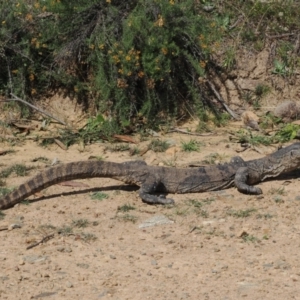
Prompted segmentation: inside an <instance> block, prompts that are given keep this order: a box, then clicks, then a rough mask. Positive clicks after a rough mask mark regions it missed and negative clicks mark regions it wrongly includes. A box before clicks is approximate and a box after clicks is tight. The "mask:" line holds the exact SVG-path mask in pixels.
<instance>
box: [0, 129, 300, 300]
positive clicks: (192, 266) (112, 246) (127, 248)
mask: <svg viewBox="0 0 300 300" xmlns="http://www.w3.org/2000/svg"><path fill="white" fill-rule="evenodd" d="M162 139H163V140H171V141H172V142H175V144H176V146H177V147H175V148H173V149H171V150H169V151H167V152H165V153H154V152H151V151H150V152H148V153H146V154H145V155H144V157H143V159H145V160H146V161H147V162H149V163H150V164H153V165H156V164H160V165H163V164H176V165H178V166H184V165H186V164H187V163H189V162H195V161H198V162H199V161H201V160H203V159H204V157H206V156H207V155H209V154H211V153H215V152H217V153H218V154H219V155H220V156H219V158H218V159H219V160H221V161H229V160H230V158H231V157H232V156H236V155H238V154H237V152H236V150H237V149H238V148H239V145H238V144H235V143H232V142H230V141H229V139H228V134H224V133H219V134H218V135H215V136H210V137H191V136H187V135H181V134H169V135H167V136H164V137H162ZM191 139H196V140H197V141H201V142H202V143H204V145H203V146H201V147H200V151H199V152H183V151H180V149H179V148H180V146H181V142H182V141H189V140H191ZM144 143H145V144H147V143H148V142H144ZM105 146H106V144H94V145H91V146H87V147H86V148H85V150H84V151H83V152H80V151H79V147H78V146H73V147H71V148H69V149H68V150H66V151H65V150H62V149H61V148H59V147H58V146H57V145H51V146H49V147H48V148H42V147H40V146H38V145H37V144H36V143H35V142H27V143H26V144H24V145H15V146H9V145H8V144H0V147H1V149H2V150H3V149H12V150H14V151H15V152H13V153H9V154H7V155H4V156H1V167H0V169H5V168H7V167H9V166H11V165H12V164H16V163H22V164H26V165H27V166H33V167H35V168H34V169H32V170H31V171H30V172H29V174H28V175H27V176H25V177H19V176H16V175H15V174H12V175H11V176H10V177H9V178H8V179H7V180H6V184H7V186H8V187H16V186H18V185H19V184H20V183H22V182H24V181H25V180H26V179H28V178H30V177H32V176H33V175H35V174H37V173H38V172H40V171H41V170H43V169H44V168H45V167H46V165H45V163H43V162H41V161H38V162H32V160H33V159H34V158H37V157H40V156H42V157H46V158H48V159H50V160H51V161H52V160H53V159H55V158H57V159H59V160H60V161H61V162H62V163H64V162H71V161H76V160H86V159H88V158H89V157H90V156H91V155H95V156H101V157H102V158H103V159H104V160H108V161H116V162H123V161H127V160H132V159H141V157H138V156H134V157H131V156H130V155H129V153H128V151H127V152H110V151H105V150H104V149H105ZM274 149H275V148H274V147H269V148H264V149H263V150H264V151H265V153H268V152H269V153H270V152H272V151H274ZM176 150H177V152H176ZM239 155H240V156H242V157H243V158H244V159H253V158H259V157H262V156H263V154H259V153H257V152H255V151H254V150H247V151H245V152H242V153H240V154H239ZM294 175H295V176H293V177H289V178H280V179H277V180H272V181H268V182H263V183H261V184H259V186H260V187H261V188H262V190H263V192H264V194H263V197H257V196H249V195H242V194H240V193H239V192H238V191H237V190H236V189H235V188H230V189H228V190H225V191H220V192H210V193H201V194H200V193H199V194H184V195H171V196H172V198H173V199H174V200H175V201H176V205H175V206H172V207H164V206H149V205H147V204H144V203H143V202H142V201H141V200H140V199H139V197H138V194H137V192H136V191H137V189H136V188H131V189H126V188H125V187H126V186H125V185H124V184H122V183H120V182H118V181H115V180H112V179H102V178H99V179H89V180H81V181H80V182H81V183H82V184H83V186H82V187H70V186H63V185H55V186H52V187H49V188H47V189H46V190H44V191H42V192H41V193H39V194H38V195H35V196H33V197H31V198H32V199H38V198H40V200H39V201H33V202H32V203H30V204H28V203H27V205H26V203H25V204H19V205H16V206H15V207H14V208H11V209H8V210H6V211H4V213H5V216H4V218H3V219H2V220H0V227H1V226H6V225H12V224H18V225H21V228H16V229H13V230H9V231H8V230H4V231H0V240H1V247H0V266H1V267H0V298H1V299H72V300H77V299H81V300H82V299H223V300H225V299H226V300H229V299H300V284H299V281H300V257H299V249H300V239H299V234H300V218H298V215H299V212H300V196H299V193H298V187H299V180H298V178H297V176H296V175H297V174H294ZM94 189H96V190H97V191H98V192H99V191H102V192H103V193H105V195H107V198H105V199H102V200H93V199H91V194H92V193H93V192H94ZM43 197H44V198H43ZM41 199H42V200H41ZM124 205H128V206H125V208H126V207H127V208H128V207H130V208H135V209H133V210H129V211H127V212H126V211H125V212H124V210H125V208H124ZM157 216H158V217H165V219H166V220H167V221H169V222H167V223H168V224H157V225H156V226H150V227H142V228H141V224H143V223H145V222H146V221H148V220H149V219H151V218H153V217H157ZM52 234H53V235H52ZM47 237H49V239H48V240H47ZM43 238H45V241H44V242H43V243H41V244H39V245H36V246H35V247H32V248H31V249H28V250H26V248H27V247H28V246H30V245H33V244H34V243H35V242H39V241H41V240H42V239H43Z"/></svg>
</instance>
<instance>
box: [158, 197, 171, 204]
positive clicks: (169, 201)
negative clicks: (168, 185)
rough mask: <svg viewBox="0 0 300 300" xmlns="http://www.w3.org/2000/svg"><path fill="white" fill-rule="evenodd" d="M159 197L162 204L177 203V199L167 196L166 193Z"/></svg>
mask: <svg viewBox="0 0 300 300" xmlns="http://www.w3.org/2000/svg"><path fill="white" fill-rule="evenodd" d="M158 199H159V203H160V204H164V205H166V204H175V201H174V200H173V199H171V198H166V196H165V195H159V196H158Z"/></svg>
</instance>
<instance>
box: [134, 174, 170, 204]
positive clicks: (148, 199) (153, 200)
mask: <svg viewBox="0 0 300 300" xmlns="http://www.w3.org/2000/svg"><path fill="white" fill-rule="evenodd" d="M158 184H159V181H158V180H157V178H155V177H154V176H149V177H148V178H147V180H146V181H145V182H144V183H143V184H142V185H141V188H140V189H139V195H140V197H141V198H142V200H143V202H145V203H148V204H164V205H165V204H174V203H175V202H174V200H173V199H170V198H166V197H165V196H164V195H160V196H155V195H151V194H152V193H155V192H156V190H157V187H158Z"/></svg>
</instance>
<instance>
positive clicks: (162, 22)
mask: <svg viewBox="0 0 300 300" xmlns="http://www.w3.org/2000/svg"><path fill="white" fill-rule="evenodd" d="M155 25H156V26H158V27H163V26H164V19H163V17H162V15H158V20H157V21H156V22H155Z"/></svg>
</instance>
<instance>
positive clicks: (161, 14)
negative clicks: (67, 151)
mask: <svg viewBox="0 0 300 300" xmlns="http://www.w3.org/2000/svg"><path fill="white" fill-rule="evenodd" d="M208 3H209V4H210V2H207V1H194V0H187V1H181V0H129V1H120V0H114V1H111V0H106V1H96V0H91V1H80V0H73V1H66V0H19V1H18V0H2V1H1V10H0V63H1V66H2V68H1V69H0V95H6V96H8V95H9V93H11V92H13V93H14V94H16V95H18V96H20V97H22V98H24V99H26V100H29V101H30V100H31V99H34V98H36V99H37V98H41V96H47V93H49V92H50V91H53V90H54V91H55V90H57V89H60V90H63V91H64V92H65V93H66V94H68V95H69V96H71V97H75V98H77V100H78V101H79V102H82V103H84V104H85V106H86V107H88V106H90V107H93V108H95V111H97V115H98V116H99V115H105V116H106V117H107V118H105V121H101V122H102V123H101V126H99V124H95V123H97V122H98V121H99V120H98V117H96V118H95V119H91V120H90V124H88V126H87V127H86V128H85V129H84V130H82V131H81V132H79V133H78V134H77V135H76V136H75V137H76V138H78V139H81V140H84V141H85V142H86V141H87V142H89V141H93V140H96V139H97V135H98V136H99V134H100V135H106V136H109V135H111V134H112V133H116V132H119V131H120V130H121V129H122V130H128V129H131V128H132V127H133V126H135V127H141V126H150V125H152V124H153V123H158V122H169V121H170V119H171V118H172V117H175V116H181V117H182V116H184V117H187V116H190V115H193V114H194V115H195V114H196V115H198V116H199V117H200V119H201V120H202V123H201V126H200V127H199V130H200V129H203V128H205V125H203V124H204V123H205V122H206V121H207V113H206V111H207V110H208V109H209V110H211V111H212V112H213V113H214V114H216V115H217V116H218V115H220V113H221V112H220V107H219V106H218V105H217V104H215V103H214V102H213V101H211V100H210V99H212V95H211V90H210V89H209V87H208V86H207V84H206V79H207V78H212V76H211V75H214V76H221V74H222V73H223V72H226V69H227V71H228V70H231V69H233V68H234V67H235V62H236V61H235V59H236V53H237V50H238V47H239V45H241V43H242V44H243V46H244V44H246V45H247V46H248V45H250V47H253V48H254V49H255V50H256V51H257V50H259V49H260V50H261V49H262V48H263V47H264V45H265V44H267V43H266V37H268V36H273V38H274V37H275V38H276V36H281V35H282V37H283V38H282V40H280V41H278V43H275V44H276V51H275V53H274V62H273V63H274V69H273V72H274V73H275V74H278V75H280V76H284V77H287V76H291V75H292V74H294V70H295V68H296V67H297V66H299V64H300V60H299V57H297V53H295V51H294V45H295V44H296V39H297V34H294V33H295V32H297V29H298V28H299V26H300V18H299V14H300V11H299V10H300V8H299V3H298V1H293V0H289V1H232V0H229V1H214V4H213V5H212V11H211V12H207V11H206V10H205V7H206V6H207V5H208ZM237 12H238V15H240V16H241V17H238V16H237ZM287 33H291V34H287ZM224 37H226V47H224V48H225V49H223V47H222V49H220V43H221V41H222V38H224ZM231 39H232V43H230V42H228V41H230V40H231ZM221 50H222V51H221ZM217 53H218V55H219V56H221V60H222V61H221V63H220V64H218V62H217V61H218V59H219V57H218V55H217ZM220 53H221V54H220ZM264 93H265V92H264V91H263V90H261V89H258V90H256V91H255V95H254V96H253V95H252V98H253V97H254V99H252V102H253V105H256V106H257V107H258V106H259V100H260V98H261V97H262V96H263V95H264ZM19 105H21V106H22V104H19ZM22 112H23V113H26V114H28V113H29V111H28V108H27V107H26V109H23V110H22ZM224 120H225V119H224V118H223V117H221V118H216V121H217V124H218V125H223V124H224V122H223V121H224ZM93 125H96V126H95V127H93ZM100 127H101V129H100ZM103 131H104V133H103ZM65 143H66V144H70V143H71V142H70V141H69V140H68V139H67V141H66V142H65Z"/></svg>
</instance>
